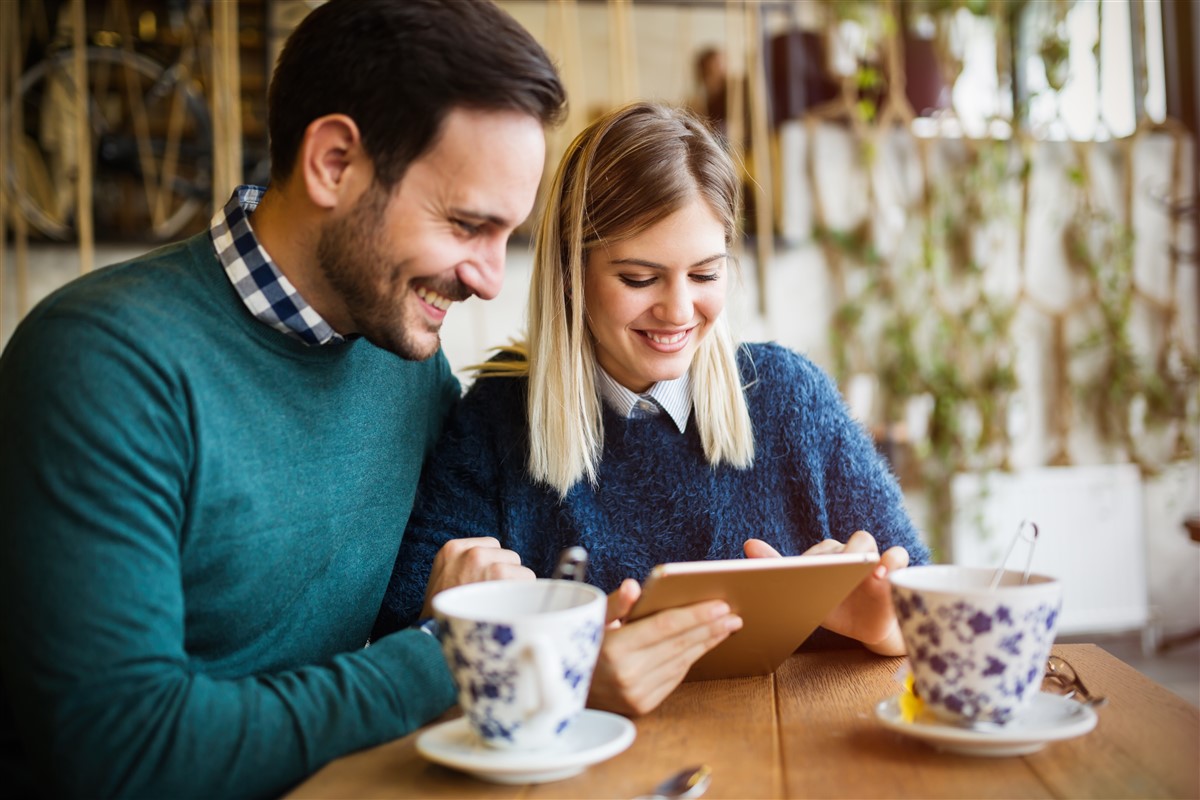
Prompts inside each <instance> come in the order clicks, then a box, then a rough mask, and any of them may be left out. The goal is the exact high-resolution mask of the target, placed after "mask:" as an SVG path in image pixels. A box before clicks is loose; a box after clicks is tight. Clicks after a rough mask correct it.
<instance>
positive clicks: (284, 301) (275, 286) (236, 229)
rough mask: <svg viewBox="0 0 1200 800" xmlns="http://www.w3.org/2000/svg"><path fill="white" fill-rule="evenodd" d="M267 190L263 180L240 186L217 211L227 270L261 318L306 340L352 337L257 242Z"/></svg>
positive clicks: (213, 229) (220, 254)
mask: <svg viewBox="0 0 1200 800" xmlns="http://www.w3.org/2000/svg"><path fill="white" fill-rule="evenodd" d="M265 191H266V189H264V188H263V187H261V186H239V187H237V189H235V190H234V192H233V196H232V197H230V198H229V202H228V203H226V204H225V207H224V208H221V209H218V210H217V213H216V214H214V215H213V219H212V224H211V225H210V226H209V234H210V235H211V236H212V241H213V247H214V248H216V251H217V258H219V259H220V260H221V265H222V266H223V267H224V268H225V275H226V276H227V277H228V278H229V282H230V283H232V284H233V288H234V289H235V290H236V291H237V293H238V296H239V297H241V298H242V302H243V303H245V304H246V308H247V309H249V310H250V313H251V314H253V315H254V318H255V319H257V320H258V321H260V322H263V323H266V324H267V325H270V326H271V327H272V328H274V329H275V330H277V331H280V332H282V333H285V334H287V335H288V336H291V337H292V338H294V339H299V340H300V341H302V342H304V343H305V344H307V345H323V344H340V343H342V342H345V341H347V340H348V338H351V337H346V336H342V335H341V334H340V333H338V332H337V331H335V330H334V329H333V328H332V327H330V325H329V323H328V322H326V321H325V320H324V319H322V317H321V315H320V314H318V313H317V312H316V310H315V309H314V308H313V307H312V306H310V305H309V304H308V303H307V302H306V301H305V299H304V298H303V297H301V296H300V293H299V292H297V291H296V287H295V286H293V285H292V282H291V281H289V280H288V279H287V277H286V276H285V275H284V274H283V273H282V272H280V271H279V267H277V266H275V263H274V262H273V261H271V257H270V256H269V255H267V251H266V250H264V249H263V247H262V245H260V244H259V243H258V238H257V237H255V235H254V230H253V229H252V228H251V227H250V215H251V214H252V213H254V210H255V209H256V208H258V204H259V201H261V200H262V196H263V192H265Z"/></svg>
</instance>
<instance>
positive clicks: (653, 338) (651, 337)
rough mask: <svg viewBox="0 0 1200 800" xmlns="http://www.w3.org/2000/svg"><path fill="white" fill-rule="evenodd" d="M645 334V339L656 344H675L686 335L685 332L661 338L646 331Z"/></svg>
mask: <svg viewBox="0 0 1200 800" xmlns="http://www.w3.org/2000/svg"><path fill="white" fill-rule="evenodd" d="M645 333H646V338H647V339H649V340H650V341H652V342H654V343H656V344H675V343H676V342H679V341H680V340H682V339H683V337H685V336H687V335H688V332H687V331H680V332H679V333H672V334H669V335H667V336H663V335H661V334H658V333H650V331H646V332H645Z"/></svg>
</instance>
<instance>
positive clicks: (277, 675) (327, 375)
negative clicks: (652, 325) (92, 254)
mask: <svg viewBox="0 0 1200 800" xmlns="http://www.w3.org/2000/svg"><path fill="white" fill-rule="evenodd" d="M458 388H459V387H458V382H457V381H456V380H455V379H454V377H453V375H452V374H451V373H450V369H449V366H448V364H447V363H446V360H445V358H443V357H442V356H441V354H439V355H438V356H437V357H435V358H431V359H429V360H428V361H423V362H411V361H404V360H402V359H399V358H397V357H396V356H394V355H392V354H391V353H388V352H385V351H383V350H381V349H379V348H377V347H375V346H373V345H372V344H371V343H370V342H368V341H366V340H365V339H359V340H357V341H354V342H348V343H344V344H337V345H326V346H324V347H305V346H304V345H303V344H301V343H299V342H297V341H295V340H293V339H291V338H289V337H287V336H285V335H283V334H281V333H279V332H278V331H275V330H273V329H271V328H270V327H268V326H267V325H264V324H262V323H261V322H259V321H257V320H256V319H254V318H253V317H252V316H251V315H250V313H249V312H248V311H247V310H246V307H245V305H244V304H243V303H242V301H241V299H240V298H239V297H238V296H237V294H236V293H235V292H234V289H233V287H232V286H231V285H230V282H229V280H228V279H227V278H226V276H225V273H224V271H223V270H222V268H221V265H220V263H218V261H217V257H216V254H215V252H214V250H213V245H212V241H211V240H210V238H209V236H208V234H207V233H204V234H201V235H199V236H196V237H194V238H192V239H190V240H188V241H187V242H184V243H182V244H179V245H174V246H171V247H169V248H165V249H162V250H159V251H157V252H155V253H152V254H149V255H147V256H145V257H143V258H140V259H137V260H135V261H133V262H129V263H126V264H121V265H118V266H113V267H110V268H107V269H104V270H99V271H96V272H94V273H91V274H89V275H88V276H87V277H85V278H82V279H80V280H77V281H75V282H74V283H72V284H70V285H68V286H67V287H65V288H63V289H62V290H60V291H59V292H57V293H55V294H54V295H53V296H51V297H50V298H48V299H47V300H45V301H44V302H43V303H42V304H41V305H39V306H38V308H37V309H35V310H34V311H33V312H32V313H31V314H30V315H29V316H28V317H27V318H26V320H25V321H24V323H23V324H22V325H21V327H20V328H19V329H18V330H17V332H16V333H15V334H14V336H13V338H12V341H11V342H10V343H9V345H8V347H7V349H6V350H5V352H4V355H3V358H0V437H2V438H0V508H2V509H3V513H4V526H3V528H2V529H0V531H2V532H0V609H3V612H2V613H0V656H2V660H0V676H2V677H3V680H2V682H0V689H2V693H0V785H3V786H5V787H6V788H7V789H9V791H10V796H11V792H14V791H15V792H16V796H19V797H23V796H31V795H32V794H34V793H35V792H39V793H40V792H45V793H47V794H50V795H53V796H56V797H57V796H86V797H103V796H110V795H122V796H135V797H162V798H183V797H245V796H264V795H266V796H278V795H279V794H280V793H282V792H283V791H285V790H286V789H287V788H288V787H290V786H291V785H293V784H294V783H296V782H297V781H299V780H300V779H302V778H303V777H305V776H306V775H308V774H310V773H312V772H314V771H315V770H317V769H318V768H319V767H321V766H322V765H323V764H325V763H326V762H328V761H330V760H331V759H333V758H336V757H338V756H342V755H345V754H346V753H349V752H351V751H354V750H360V749H362V748H364V747H368V746H371V745H374V744H378V743H380V742H384V741H388V740H390V739H394V738H396V737H398V736H401V735H403V734H405V733H407V732H408V731H411V730H412V729H413V728H415V727H416V726H418V725H421V724H423V723H425V722H427V721H428V720H429V719H431V718H433V717H436V716H437V715H438V714H441V713H442V712H443V711H445V710H446V708H447V707H449V705H450V704H451V703H452V702H453V700H454V686H453V682H452V680H451V677H450V673H449V670H448V669H447V668H446V663H445V660H444V659H443V658H442V654H441V651H440V648H439V647H438V646H437V642H435V641H434V640H433V639H431V638H430V637H429V636H426V635H425V634H423V633H421V632H419V631H408V632H400V633H397V634H395V635H394V636H389V637H387V638H385V639H381V640H378V641H375V642H374V643H373V644H372V645H371V647H370V648H367V649H364V648H363V644H364V642H365V641H366V639H367V636H368V634H369V632H370V630H371V625H372V623H373V622H374V621H375V616H376V611H377V610H378V608H379V603H380V600H381V598H382V597H383V593H384V589H385V588H386V586H387V581H388V575H389V574H390V572H391V566H392V564H393V563H394V561H395V558H396V552H397V549H398V547H399V541H400V536H401V534H402V532H403V526H404V523H405V521H406V520H407V518H408V513H409V510H410V508H411V504H412V499H413V493H414V491H415V489H416V485H417V479H418V477H419V475H420V470H421V465H422V462H423V461H424V460H425V457H426V455H427V454H428V453H429V452H430V451H431V450H432V448H433V446H434V444H435V443H436V441H437V436H438V433H439V432H440V430H441V425H442V421H443V419H444V417H445V413H446V410H447V409H448V408H449V407H450V406H451V405H452V404H453V403H454V402H456V401H457V399H458Z"/></svg>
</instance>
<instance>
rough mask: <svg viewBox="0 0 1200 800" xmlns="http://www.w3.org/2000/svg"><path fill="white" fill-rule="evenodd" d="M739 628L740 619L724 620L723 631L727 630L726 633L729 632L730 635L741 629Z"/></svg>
mask: <svg viewBox="0 0 1200 800" xmlns="http://www.w3.org/2000/svg"><path fill="white" fill-rule="evenodd" d="M741 627H742V618H741V617H728V618H726V620H725V630H727V631H729V632H731V633H732V632H733V631H736V630H740V629H741Z"/></svg>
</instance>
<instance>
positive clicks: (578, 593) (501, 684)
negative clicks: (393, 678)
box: [433, 580, 607, 750]
mask: <svg viewBox="0 0 1200 800" xmlns="http://www.w3.org/2000/svg"><path fill="white" fill-rule="evenodd" d="M606 606H607V598H606V597H605V595H604V592H602V591H600V590H599V589H597V588H596V587H594V586H589V585H588V584H585V583H579V582H576V581H562V580H537V581H487V582H484V583H472V584H467V585H465V586H459V587H456V588H454V589H448V590H446V591H444V592H441V593H439V594H437V595H436V596H434V598H433V610H434V615H435V616H436V617H437V620H438V624H439V627H440V636H441V639H442V650H443V652H444V653H445V655H446V662H447V664H449V666H450V672H451V673H452V674H453V676H454V682H455V684H456V685H457V687H458V702H459V705H460V706H461V707H462V710H463V713H464V714H465V715H466V717H467V720H468V721H469V723H470V725H471V729H472V730H473V731H474V732H475V733H476V734H477V735H478V736H479V739H480V740H481V741H482V742H483V743H484V744H486V745H489V746H491V747H496V748H502V749H509V750H542V749H551V748H554V747H555V746H556V745H558V744H559V743H560V742H561V741H562V739H563V736H564V735H565V734H566V732H567V731H568V730H569V728H570V725H571V723H572V722H573V721H574V720H575V718H576V717H577V716H578V715H579V712H580V711H582V710H583V706H584V703H585V702H586V700H587V695H588V689H589V688H590V686H591V683H592V670H593V669H594V668H595V666H596V658H597V656H598V655H599V653H600V642H601V640H602V639H603V637H604V616H605V611H606Z"/></svg>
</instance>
